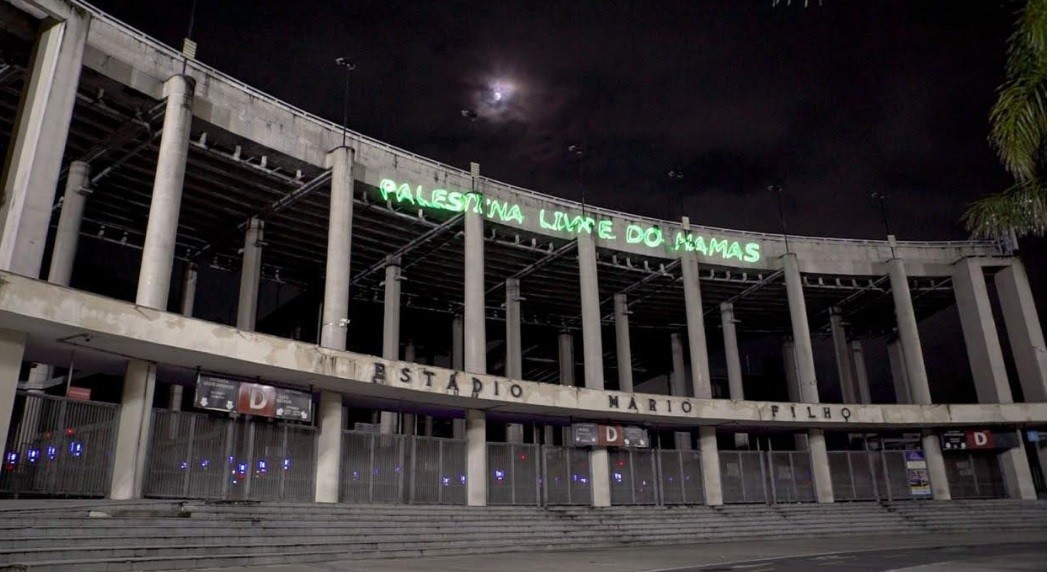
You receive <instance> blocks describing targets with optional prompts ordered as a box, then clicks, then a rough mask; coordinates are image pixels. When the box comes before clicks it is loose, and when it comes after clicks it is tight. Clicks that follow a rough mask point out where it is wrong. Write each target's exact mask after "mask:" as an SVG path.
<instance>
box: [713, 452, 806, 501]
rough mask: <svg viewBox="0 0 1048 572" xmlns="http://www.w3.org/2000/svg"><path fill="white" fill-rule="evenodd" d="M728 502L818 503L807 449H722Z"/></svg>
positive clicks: (722, 482)
mask: <svg viewBox="0 0 1048 572" xmlns="http://www.w3.org/2000/svg"><path fill="white" fill-rule="evenodd" d="M719 456H720V463H721V490H722V494H723V496H724V502H726V503H759V502H764V503H767V502H815V486H814V484H813V482H812V473H811V459H810V458H809V456H808V453H807V452H806V451H720V453H719Z"/></svg>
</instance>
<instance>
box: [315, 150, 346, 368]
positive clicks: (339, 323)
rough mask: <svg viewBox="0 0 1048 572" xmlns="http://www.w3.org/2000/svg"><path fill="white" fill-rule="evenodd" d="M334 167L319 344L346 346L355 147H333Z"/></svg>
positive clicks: (329, 158)
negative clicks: (353, 148)
mask: <svg viewBox="0 0 1048 572" xmlns="http://www.w3.org/2000/svg"><path fill="white" fill-rule="evenodd" d="M327 160H328V166H329V167H330V168H331V196H330V199H329V206H328V240H327V262H326V271H325V273H324V311H323V315H322V316H321V329H320V345H321V346H323V347H325V348H331V349H336V350H345V349H346V332H347V326H348V325H349V322H348V319H349V263H350V253H351V252H352V250H351V241H352V238H353V150H352V149H350V148H349V147H338V148H336V149H333V150H332V151H331V152H330V153H328V156H327Z"/></svg>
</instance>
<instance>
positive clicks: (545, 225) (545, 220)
mask: <svg viewBox="0 0 1048 572" xmlns="http://www.w3.org/2000/svg"><path fill="white" fill-rule="evenodd" d="M378 190H379V193H380V194H381V195H382V200H384V201H388V202H395V203H397V204H399V205H412V206H415V207H420V208H425V209H431V210H440V211H447V212H453V213H461V212H473V213H477V214H480V215H482V216H483V217H485V218H487V219H489V220H492V221H495V222H499V223H503V224H515V225H517V226H525V225H526V224H528V221H530V224H531V225H532V226H536V225H537V226H538V227H539V228H542V229H545V230H551V231H554V232H560V233H565V234H583V233H586V234H593V233H594V232H596V233H597V236H598V237H599V238H601V239H604V240H618V239H621V240H625V241H626V244H642V245H644V246H646V247H648V248H651V249H661V250H663V251H664V252H667V253H673V252H696V253H700V254H702V255H704V256H707V257H710V258H716V257H720V258H722V259H725V260H728V259H736V260H739V261H741V262H757V261H758V260H760V258H761V252H760V249H761V245H760V244H759V243H756V242H748V243H741V242H739V241H736V240H728V239H723V238H718V237H715V236H703V235H701V234H695V233H692V232H686V231H683V230H673V229H669V230H664V229H663V228H662V227H660V226H657V225H641V224H636V223H626V224H625V226H624V227H623V226H622V225H621V224H619V223H617V221H615V220H611V219H599V220H598V219H595V218H593V217H591V216H587V215H584V214H574V213H571V212H566V211H561V210H554V209H538V211H537V212H535V210H534V209H528V208H527V207H521V206H520V205H518V204H515V203H511V202H508V201H501V200H498V199H493V198H488V197H485V196H483V195H482V194H481V193H475V192H462V191H449V190H447V189H424V188H423V187H422V185H416V186H415V187H414V188H412V187H411V185H409V184H407V183H397V182H396V181H394V180H392V179H383V180H382V181H381V182H380V183H379V185H378Z"/></svg>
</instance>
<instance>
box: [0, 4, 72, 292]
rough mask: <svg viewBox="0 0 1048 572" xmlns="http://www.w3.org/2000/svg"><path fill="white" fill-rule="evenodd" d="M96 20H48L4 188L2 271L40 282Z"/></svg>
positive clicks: (0, 201)
mask: <svg viewBox="0 0 1048 572" xmlns="http://www.w3.org/2000/svg"><path fill="white" fill-rule="evenodd" d="M90 22H91V17H90V16H89V15H88V13H87V12H86V11H84V10H79V9H77V10H71V11H70V12H69V14H68V16H67V19H65V20H63V21H56V20H51V19H47V20H43V21H42V22H41V24H40V31H39V33H38V35H37V38H36V45H35V46H34V48H33V57H32V61H31V62H30V64H29V65H30V69H29V74H28V77H27V78H26V81H25V86H24V87H23V88H22V97H21V100H20V101H19V104H18V116H17V118H16V119H15V124H14V129H13V132H12V134H11V140H10V144H9V145H8V148H7V162H6V163H5V164H4V166H3V181H2V186H0V270H9V271H11V272H14V273H16V274H22V275H24V276H28V277H30V278H39V277H40V270H41V265H42V264H43V259H44V247H45V246H46V244H47V233H48V227H49V226H50V224H51V207H52V206H53V205H54V201H55V191H56V188H57V187H58V176H59V172H60V170H61V167H62V155H63V153H64V152H65V148H66V139H67V138H68V135H69V123H70V121H71V119H72V116H73V104H74V103H75V102H76V90H77V85H78V84H79V82H80V70H81V68H82V67H83V54H84V46H85V44H86V43H87V33H88V28H89V26H90Z"/></svg>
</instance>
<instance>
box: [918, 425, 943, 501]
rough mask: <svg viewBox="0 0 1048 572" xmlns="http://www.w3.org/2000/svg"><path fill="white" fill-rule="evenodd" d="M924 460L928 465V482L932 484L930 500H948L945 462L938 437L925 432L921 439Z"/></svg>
mask: <svg viewBox="0 0 1048 572" xmlns="http://www.w3.org/2000/svg"><path fill="white" fill-rule="evenodd" d="M921 448H922V449H924V460H925V462H926V463H927V464H928V480H929V481H931V484H932V498H934V499H935V500H950V481H949V480H948V479H947V478H946V462H945V461H944V460H943V458H942V447H941V446H940V445H939V436H938V435H936V434H934V433H931V432H927V431H926V432H925V433H924V435H923V436H922V437H921Z"/></svg>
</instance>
